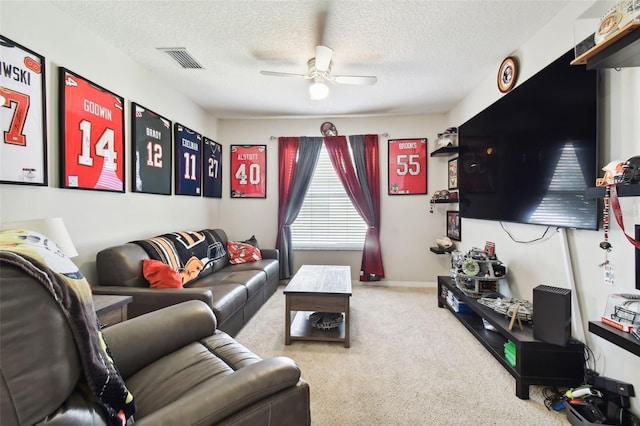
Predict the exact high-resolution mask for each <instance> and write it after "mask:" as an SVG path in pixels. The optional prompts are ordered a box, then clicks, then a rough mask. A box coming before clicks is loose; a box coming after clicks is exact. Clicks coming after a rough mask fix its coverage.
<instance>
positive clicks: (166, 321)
mask: <svg viewBox="0 0 640 426" xmlns="http://www.w3.org/2000/svg"><path fill="white" fill-rule="evenodd" d="M216 326H217V323H216V317H215V315H213V312H212V311H211V309H210V308H209V307H208V306H206V305H205V304H204V303H203V302H201V301H198V300H191V301H188V302H184V303H180V304H178V305H173V306H169V307H168V308H164V309H161V310H159V311H154V312H150V313H148V314H145V315H141V316H139V317H136V318H133V319H130V320H128V321H124V322H121V323H118V324H115V325H113V326H111V327H107V328H105V329H103V330H102V333H103V336H104V339H105V341H106V342H107V344H108V345H109V349H110V350H111V354H112V356H113V359H114V361H115V363H116V365H117V366H118V369H119V370H120V373H121V374H122V376H123V377H124V378H125V380H126V378H127V377H129V376H131V375H132V374H133V373H135V372H137V371H138V370H140V369H141V368H143V367H145V366H147V365H149V364H151V363H152V362H154V361H156V360H158V359H160V358H161V357H163V356H165V355H167V354H169V353H172V352H174V351H176V350H177V349H179V348H181V347H183V346H186V345H187V344H189V343H192V342H195V341H197V340H200V339H204V338H205V337H208V336H211V335H212V334H214V333H215V331H216Z"/></svg>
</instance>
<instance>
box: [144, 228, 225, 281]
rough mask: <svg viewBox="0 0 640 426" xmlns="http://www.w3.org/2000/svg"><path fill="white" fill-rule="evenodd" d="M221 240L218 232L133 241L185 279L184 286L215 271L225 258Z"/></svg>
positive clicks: (164, 236)
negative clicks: (216, 266) (218, 263)
mask: <svg viewBox="0 0 640 426" xmlns="http://www.w3.org/2000/svg"><path fill="white" fill-rule="evenodd" d="M221 241H222V239H221V238H220V236H219V235H217V233H216V232H215V231H212V230H202V231H199V232H194V231H181V232H171V233H168V234H163V235H159V236H157V237H154V238H149V239H146V240H138V241H132V243H134V244H137V245H139V246H140V247H142V248H143V249H144V251H145V252H146V253H147V255H148V256H149V258H150V259H154V260H159V261H161V262H164V263H166V264H167V265H169V266H171V268H172V269H174V270H175V271H177V272H178V273H179V274H180V277H181V278H182V285H185V284H187V283H188V282H189V281H192V280H194V279H196V278H199V277H201V276H204V275H206V274H208V273H210V272H212V271H213V269H215V268H214V267H213V265H214V264H215V263H216V262H218V261H221V260H222V259H223V258H224V257H225V256H226V251H225V248H224V246H223V244H222V242H221Z"/></svg>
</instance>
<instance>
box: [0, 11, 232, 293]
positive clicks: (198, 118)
mask: <svg viewBox="0 0 640 426" xmlns="http://www.w3.org/2000/svg"><path fill="white" fill-rule="evenodd" d="M0 28H1V33H2V35H4V36H5V37H8V38H10V39H12V40H14V41H15V42H17V43H20V44H22V45H23V46H25V47H27V48H29V49H31V50H33V51H35V52H37V53H39V54H40V55H42V56H44V57H45V60H46V87H47V88H46V98H47V126H48V127H47V137H48V169H49V170H48V174H49V186H48V187H35V186H33V187H25V186H20V185H7V184H4V185H0V203H1V206H0V220H1V221H2V222H8V221H14V220H26V219H35V218H41V217H57V216H59V217H62V218H63V219H64V221H65V224H66V226H67V228H68V230H69V233H70V234H71V237H72V238H73V241H74V244H75V245H76V248H77V249H78V252H79V253H80V255H79V256H78V257H77V258H75V259H74V261H75V262H76V263H77V264H78V266H79V267H80V269H81V270H82V272H83V273H84V274H85V275H86V276H87V278H88V279H89V280H90V282H97V281H96V277H95V255H96V253H97V252H98V251H99V250H100V249H103V248H105V247H108V246H110V245H115V244H120V243H123V242H126V241H130V240H133V239H136V238H146V237H149V236H153V235H157V234H159V233H162V232H168V231H171V230H174V229H202V228H205V227H212V226H215V225H216V224H217V223H218V205H219V203H220V201H219V200H218V199H212V198H200V197H191V196H175V195H174V196H162V195H153V194H139V193H131V192H129V191H130V188H131V169H130V158H131V157H130V155H131V144H130V125H129V124H130V123H129V120H130V102H131V101H135V102H138V103H140V104H141V105H144V106H146V107H147V108H150V109H152V110H154V111H157V112H158V113H160V114H162V115H164V116H165V117H167V118H169V119H170V120H172V121H174V122H175V121H177V122H180V123H181V124H184V125H185V126H187V127H189V128H191V129H193V130H196V131H199V132H201V133H203V134H204V135H205V136H208V137H210V138H212V139H216V138H217V121H216V118H215V117H211V116H209V115H207V114H206V113H204V112H203V110H201V109H200V108H198V107H196V106H195V105H194V104H193V103H192V102H191V101H189V100H187V99H186V98H185V97H184V96H182V95H180V94H179V93H177V92H176V91H175V90H172V89H171V85H170V84H167V83H166V82H164V81H161V80H159V79H158V78H157V77H155V76H154V75H153V73H152V72H150V71H149V70H147V69H145V68H143V67H141V66H139V65H138V64H137V63H136V62H135V61H133V60H132V59H131V58H129V57H128V56H125V55H124V54H123V53H122V52H121V51H120V50H119V49H118V48H117V47H115V46H112V45H109V44H107V43H105V42H104V41H103V40H102V39H100V38H99V37H97V36H95V35H94V34H92V33H91V32H89V31H87V30H86V29H85V28H84V27H80V26H79V25H78V24H76V23H75V22H74V21H73V20H70V19H69V18H68V17H67V16H66V15H65V14H64V13H62V12H61V11H59V9H57V8H56V7H54V6H52V5H51V4H49V3H48V2H33V1H29V2H13V1H2V2H0ZM58 67H65V68H68V69H70V70H71V71H74V72H76V73H78V74H80V75H81V76H83V77H85V78H88V79H89V80H91V81H93V82H95V83H96V84H99V85H101V86H104V87H105V88H107V89H109V90H111V91H113V92H115V93H117V94H118V95H120V96H123V97H124V98H125V105H126V108H125V117H126V126H125V144H126V146H125V166H126V182H125V185H126V190H127V192H126V193H125V194H122V193H110V192H96V191H84V190H73V189H61V188H58V186H59V180H58V175H59V167H58V155H59V151H60V150H59V137H58V103H57V102H58V96H57V94H58V86H57V81H58V78H57V76H58V74H57V73H58Z"/></svg>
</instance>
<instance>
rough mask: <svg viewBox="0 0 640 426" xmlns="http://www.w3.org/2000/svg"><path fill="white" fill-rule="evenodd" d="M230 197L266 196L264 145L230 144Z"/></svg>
mask: <svg viewBox="0 0 640 426" xmlns="http://www.w3.org/2000/svg"><path fill="white" fill-rule="evenodd" d="M231 198H267V146H266V145H231Z"/></svg>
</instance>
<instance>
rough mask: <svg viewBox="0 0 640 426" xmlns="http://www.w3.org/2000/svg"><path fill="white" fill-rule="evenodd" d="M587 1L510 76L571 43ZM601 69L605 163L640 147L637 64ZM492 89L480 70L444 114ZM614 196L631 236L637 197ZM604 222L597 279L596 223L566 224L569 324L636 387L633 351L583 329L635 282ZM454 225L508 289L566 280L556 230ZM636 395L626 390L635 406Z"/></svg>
mask: <svg viewBox="0 0 640 426" xmlns="http://www.w3.org/2000/svg"><path fill="white" fill-rule="evenodd" d="M589 6H590V3H589V2H572V3H570V4H569V6H568V7H567V8H566V9H565V10H564V11H563V12H562V13H560V14H559V15H558V16H557V17H556V18H555V19H554V20H553V21H552V22H550V23H549V24H548V26H547V27H546V28H544V29H543V30H541V31H540V32H539V33H538V34H537V35H536V36H535V37H534V38H532V39H531V40H530V41H529V42H528V43H527V44H525V45H524V46H522V47H521V48H520V49H519V50H518V51H517V52H515V56H516V57H517V58H518V60H519V63H520V65H521V73H520V76H519V78H518V84H521V83H522V82H523V81H525V80H526V79H527V78H528V77H530V76H531V75H533V74H535V73H536V72H537V71H539V70H540V69H542V68H543V67H544V66H545V65H547V64H549V63H550V62H552V61H553V60H554V59H555V58H557V57H559V56H560V55H562V54H563V53H564V52H566V51H567V50H569V49H570V48H571V47H573V44H574V34H573V31H574V26H573V24H574V22H575V18H576V17H578V16H580V15H581V14H582V13H583V12H584V11H585V10H586V8H587V7H589ZM585 28H586V29H587V30H588V31H590V32H593V30H594V28H593V27H585ZM590 32H587V33H583V34H579V35H577V36H576V39H578V40H582V39H583V38H585V37H586V36H587V35H588V34H590ZM603 73H604V79H603V80H604V93H605V97H604V102H603V104H604V105H603V108H602V111H601V114H602V115H603V122H602V123H601V129H600V133H601V138H600V140H601V143H602V152H601V154H600V163H601V164H602V165H605V164H607V163H608V162H609V161H612V160H626V159H628V158H630V157H632V156H634V155H639V154H640V121H639V120H638V119H637V118H638V117H640V68H625V69H621V70H620V71H615V70H605V71H604V72H603ZM500 96H502V95H501V93H500V92H499V91H498V90H497V89H496V83H495V75H490V76H487V78H486V80H484V81H483V82H482V83H481V84H480V85H478V87H477V88H476V89H475V90H474V92H472V93H470V94H469V95H468V96H467V97H466V98H465V99H464V100H463V101H462V102H461V103H460V104H459V105H457V106H456V107H455V108H454V109H453V110H452V111H450V113H449V120H450V122H451V123H463V122H464V121H466V120H467V119H469V118H471V117H472V116H473V115H475V114H476V113H477V112H479V111H480V110H482V109H484V108H486V107H487V106H488V105H490V104H491V103H493V102H494V101H495V100H497V99H498V98H499V97H500ZM620 203H621V208H622V212H623V217H624V224H625V227H626V229H627V233H628V234H629V235H631V236H633V232H634V231H633V225H634V224H640V198H638V197H635V198H621V199H620ZM504 225H505V228H507V229H508V230H509V231H510V232H511V233H512V234H513V236H514V238H515V239H517V240H520V241H528V240H531V239H534V238H537V237H540V236H541V235H542V234H543V232H544V230H545V227H543V226H535V225H523V224H511V223H505V224H504ZM610 228H611V231H610V236H609V239H610V242H611V244H612V245H613V250H612V251H611V253H610V254H609V260H610V262H611V263H612V265H613V267H614V270H615V281H614V285H613V286H610V285H606V284H604V273H603V270H602V269H601V268H600V267H599V266H598V265H599V264H600V263H602V262H603V261H604V260H605V253H604V251H603V250H602V249H600V248H599V246H598V244H599V242H600V241H602V240H603V237H604V234H603V232H602V230H599V231H584V230H567V231H566V233H567V236H568V243H569V249H570V252H571V260H572V271H573V274H574V276H575V289H574V290H575V291H574V292H573V293H574V295H576V296H577V299H578V301H579V307H580V311H581V314H582V323H581V324H580V323H578V324H576V322H577V321H576V318H577V316H576V315H575V314H577V312H576V313H575V314H574V317H573V320H574V324H573V326H574V337H578V338H580V340H582V341H585V342H586V343H587V344H588V346H589V347H590V348H591V349H592V350H593V351H594V353H595V361H596V370H597V371H598V372H599V373H600V374H602V375H605V376H608V377H613V378H616V379H619V380H623V381H627V382H630V383H632V384H634V386H635V388H636V390H637V389H640V368H638V366H640V362H639V360H638V357H637V356H635V355H633V354H631V353H630V352H627V351H625V350H623V349H620V348H619V347H617V346H615V345H613V344H611V343H609V342H608V341H606V340H604V339H601V338H600V337H598V336H596V335H594V334H591V333H589V332H588V325H587V322H588V321H594V320H599V319H600V317H601V316H602V315H603V313H604V310H605V306H606V301H607V296H608V295H609V294H611V293H638V291H636V290H635V268H634V264H635V259H634V248H633V246H632V245H631V244H630V243H629V242H628V241H627V240H626V238H625V237H624V235H623V233H622V230H621V229H620V227H619V226H618V224H617V223H616V221H615V219H614V218H613V214H612V216H611V226H610ZM462 229H463V241H462V244H461V247H463V249H465V250H466V249H469V248H471V247H473V246H478V245H480V246H481V245H482V244H483V243H484V241H485V240H492V241H495V242H496V252H497V254H498V256H499V258H500V260H502V261H503V262H505V264H506V265H507V266H508V268H509V275H508V278H509V284H510V288H511V289H512V291H513V293H514V296H518V297H522V298H525V299H528V300H532V294H533V288H534V287H536V286H538V285H540V284H545V285H552V286H557V287H563V288H570V287H571V286H570V281H569V279H568V277H567V275H566V273H565V258H564V257H563V249H562V239H561V235H560V234H559V233H557V232H552V234H551V235H552V236H551V237H550V238H548V239H546V240H545V241H542V242H536V243H530V244H521V243H517V242H515V241H513V240H512V239H511V238H510V237H509V236H508V235H507V233H506V232H505V231H504V230H502V228H501V227H500V224H499V223H497V222H490V221H484V220H474V219H463V220H462ZM574 307H575V303H574ZM582 330H584V333H582ZM581 336H584V338H581ZM636 392H637V391H636ZM638 399H639V398H638V397H636V398H632V403H633V407H634V411H635V412H636V413H637V412H638V411H639V410H638V407H640V402H639V401H638Z"/></svg>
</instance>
